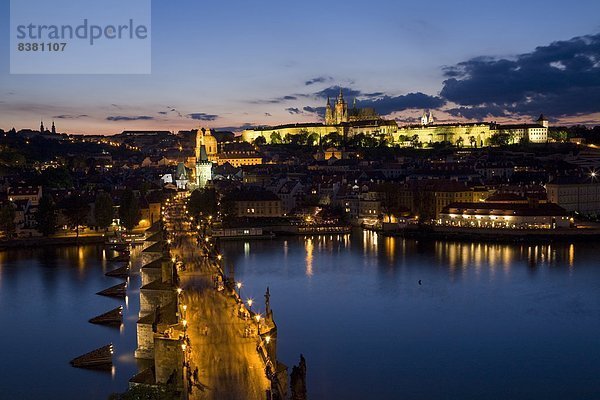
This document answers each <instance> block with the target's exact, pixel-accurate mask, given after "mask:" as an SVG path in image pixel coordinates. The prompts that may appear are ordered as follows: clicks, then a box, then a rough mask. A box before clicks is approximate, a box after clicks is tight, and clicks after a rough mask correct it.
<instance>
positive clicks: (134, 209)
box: [119, 189, 141, 231]
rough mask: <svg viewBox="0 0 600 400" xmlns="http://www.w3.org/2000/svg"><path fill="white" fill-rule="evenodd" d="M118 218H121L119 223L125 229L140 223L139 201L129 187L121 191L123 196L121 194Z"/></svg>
mask: <svg viewBox="0 0 600 400" xmlns="http://www.w3.org/2000/svg"><path fill="white" fill-rule="evenodd" d="M119 218H120V219H121V225H123V226H124V227H125V229H127V231H131V230H132V229H133V228H135V227H136V226H137V224H139V223H140V219H141V212H140V203H139V201H138V198H137V197H136V196H135V194H134V193H133V191H132V190H131V189H127V190H126V191H125V192H123V196H121V204H120V207H119Z"/></svg>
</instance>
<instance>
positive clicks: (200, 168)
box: [196, 129, 212, 188]
mask: <svg viewBox="0 0 600 400" xmlns="http://www.w3.org/2000/svg"><path fill="white" fill-rule="evenodd" d="M211 179H212V162H210V161H209V160H208V156H207V154H206V146H205V145H204V132H202V129H198V133H197V134H196V187H197V188H204V187H206V183H207V182H208V181H210V180H211Z"/></svg>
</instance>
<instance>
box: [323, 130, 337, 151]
mask: <svg viewBox="0 0 600 400" xmlns="http://www.w3.org/2000/svg"><path fill="white" fill-rule="evenodd" d="M321 142H322V145H323V147H324V148H328V147H339V146H341V145H342V136H341V135H340V134H339V133H337V132H331V133H328V134H327V135H325V136H323V138H322V139H321Z"/></svg>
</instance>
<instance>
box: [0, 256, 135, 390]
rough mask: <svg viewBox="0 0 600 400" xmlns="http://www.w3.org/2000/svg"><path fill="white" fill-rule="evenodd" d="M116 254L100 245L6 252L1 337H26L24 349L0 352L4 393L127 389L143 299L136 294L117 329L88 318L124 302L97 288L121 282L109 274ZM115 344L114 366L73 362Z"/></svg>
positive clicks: (1, 269)
mask: <svg viewBox="0 0 600 400" xmlns="http://www.w3.org/2000/svg"><path fill="white" fill-rule="evenodd" d="M115 255H116V254H114V253H113V252H112V251H105V250H104V249H103V248H102V247H101V246H71V247H40V248H29V249H20V250H12V249H11V250H7V251H0V326H2V327H3V330H2V339H3V340H4V341H5V342H6V343H22V342H25V343H26V344H27V345H26V346H18V349H17V347H16V346H5V349H4V350H3V353H2V357H0V369H1V370H2V371H3V374H2V377H1V378H0V388H1V394H0V398H2V399H4V398H6V399H14V398H19V399H21V400H27V399H41V398H43V399H76V398H77V399H79V398H81V399H83V398H85V399H92V400H93V399H103V400H105V399H106V398H107V397H108V395H109V394H110V393H112V392H122V391H124V390H126V389H127V382H128V380H129V379H130V378H131V377H132V376H133V375H134V374H135V373H136V372H137V369H138V368H137V362H136V361H135V359H134V358H133V350H134V347H135V340H136V334H135V332H136V322H137V311H138V309H139V304H138V303H139V299H138V298H136V297H135V296H133V295H131V293H130V295H129V296H128V299H127V306H128V307H125V309H124V312H123V321H124V323H123V324H122V325H121V326H120V327H119V328H118V329H117V328H112V327H106V326H100V325H94V324H90V323H89V322H88V319H90V318H92V317H94V316H97V315H100V314H102V313H104V312H106V311H108V310H111V309H113V308H115V307H117V306H118V305H124V302H123V301H122V300H119V299H113V298H108V297H104V296H98V295H96V292H98V291H100V290H102V289H106V288H108V287H110V286H113V285H115V284H117V283H119V282H122V280H121V279H116V278H111V277H107V276H105V275H104V273H105V272H106V271H107V270H112V269H114V268H116V267H117V266H121V264H119V265H117V263H111V262H109V261H107V258H108V259H110V258H112V257H114V256H115ZM128 281H129V283H130V284H129V287H130V288H132V289H135V288H136V287H137V286H139V276H137V275H135V274H134V276H132V277H131V278H130V279H129V280H128ZM134 291H135V290H134ZM132 296H133V297H132ZM7 327H9V328H10V329H5V328H7ZM15 328H18V329H15ZM109 343H114V346H115V359H114V362H115V364H114V367H113V368H111V369H110V370H108V371H106V372H103V371H93V370H92V371H90V370H83V369H76V368H72V367H71V366H70V365H69V360H70V359H72V358H74V357H76V356H79V355H81V354H83V353H86V352H88V351H91V350H93V349H95V348H98V347H100V346H103V345H106V344H109ZM35 371H43V373H36V372H35ZM31 376H35V379H34V380H32V379H31ZM8 382H10V385H8V384H7V383H8Z"/></svg>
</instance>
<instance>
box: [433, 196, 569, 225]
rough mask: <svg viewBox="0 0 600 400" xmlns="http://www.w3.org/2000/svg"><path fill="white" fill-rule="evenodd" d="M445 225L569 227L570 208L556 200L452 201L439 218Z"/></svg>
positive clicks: (441, 223)
mask: <svg viewBox="0 0 600 400" xmlns="http://www.w3.org/2000/svg"><path fill="white" fill-rule="evenodd" d="M437 222H438V224H440V225H442V226H452V227H462V228H489V229H507V228H509V229H557V228H569V227H570V226H571V219H570V218H569V216H568V215H567V211H566V210H565V209H564V208H562V207H560V206H558V205H556V204H553V203H541V204H540V203H537V204H522V203H492V202H470V203H452V204H449V205H448V206H446V207H444V209H443V210H442V212H441V213H440V215H439V219H438V220H437Z"/></svg>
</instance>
